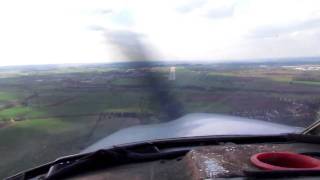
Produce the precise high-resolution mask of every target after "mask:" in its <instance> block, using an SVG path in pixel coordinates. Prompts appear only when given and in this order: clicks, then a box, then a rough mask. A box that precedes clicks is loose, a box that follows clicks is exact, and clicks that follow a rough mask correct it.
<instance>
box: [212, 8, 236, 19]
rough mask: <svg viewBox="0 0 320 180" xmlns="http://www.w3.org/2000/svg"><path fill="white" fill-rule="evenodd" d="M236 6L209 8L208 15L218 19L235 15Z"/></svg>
mask: <svg viewBox="0 0 320 180" xmlns="http://www.w3.org/2000/svg"><path fill="white" fill-rule="evenodd" d="M233 13H234V6H225V7H220V8H214V9H210V10H208V12H207V13H206V17H208V18H212V19H217V18H226V17H230V16H233Z"/></svg>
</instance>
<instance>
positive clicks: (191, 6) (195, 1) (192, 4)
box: [176, 0, 207, 13]
mask: <svg viewBox="0 0 320 180" xmlns="http://www.w3.org/2000/svg"><path fill="white" fill-rule="evenodd" d="M206 3H207V0H192V1H189V2H188V3H187V4H184V5H181V6H179V7H177V8H176V10H177V11H178V12H180V13H189V12H192V11H194V10H195V9H198V8H201V7H203V6H204V5H205V4H206Z"/></svg>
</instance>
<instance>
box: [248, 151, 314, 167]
mask: <svg viewBox="0 0 320 180" xmlns="http://www.w3.org/2000/svg"><path fill="white" fill-rule="evenodd" d="M250 160H251V162H252V163H253V164H254V165H256V166H257V167H259V168H262V169H265V170H320V160H318V159H315V158H312V157H310V156H306V155H301V154H296V153H291V152H264V153H258V154H255V155H253V156H251V158H250Z"/></svg>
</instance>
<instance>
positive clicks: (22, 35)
mask: <svg viewBox="0 0 320 180" xmlns="http://www.w3.org/2000/svg"><path fill="white" fill-rule="evenodd" d="M114 32H130V33H133V34H136V35H137V36H138V38H139V41H141V43H142V44H144V45H145V46H146V48H147V49H149V50H150V51H152V55H153V56H152V57H151V56H150V58H153V59H156V60H187V61H195V60H199V61H200V60H212V61H217V60H224V61H227V60H228V59H260V58H278V57H302V56H319V55H320V46H319V44H320V43H319V42H320V1H319V0H238V1H233V0H130V1H129V0H127V1H124V0H87V1H84V0H8V1H0V66H1V65H2V66H3V65H20V64H52V63H88V62H112V61H120V60H127V59H128V56H126V55H123V54H121V52H119V48H115V46H114V42H113V41H112V40H111V41H110V39H112V38H110V37H107V36H109V35H111V34H112V33H114ZM129 43H130V42H129Z"/></svg>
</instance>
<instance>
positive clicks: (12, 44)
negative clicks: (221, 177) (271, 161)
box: [0, 0, 320, 178]
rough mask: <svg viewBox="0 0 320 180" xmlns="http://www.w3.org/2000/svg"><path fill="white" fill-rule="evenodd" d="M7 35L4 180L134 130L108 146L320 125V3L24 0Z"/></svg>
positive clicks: (0, 60)
mask: <svg viewBox="0 0 320 180" xmlns="http://www.w3.org/2000/svg"><path fill="white" fill-rule="evenodd" d="M0 27H1V28H0V51H1V53H0V157H1V158H0V159H1V160H0V178H3V177H5V176H8V175H12V174H14V173H17V172H19V171H21V170H24V169H28V168H31V167H34V166H37V165H40V164H42V163H45V162H48V161H52V160H54V159H56V158H58V157H60V156H64V155H70V154H74V153H79V152H81V151H83V150H85V149H87V148H88V147H90V146H91V145H92V144H94V143H96V142H97V141H99V140H101V139H104V138H106V137H107V136H108V135H110V134H112V133H115V132H117V131H118V130H124V129H125V128H128V127H133V126H139V125H143V126H139V127H140V128H137V129H135V128H134V129H129V130H124V131H122V132H121V133H119V134H120V135H121V137H122V138H120V139H121V141H120V139H117V138H113V139H105V141H102V142H104V143H105V144H109V145H110V144H116V143H117V142H128V141H138V140H145V137H149V138H170V137H182V136H183V137H185V136H197V135H239V134H257V135H259V134H280V133H297V132H300V131H301V130H302V129H303V128H305V127H307V126H308V125H310V124H312V123H313V122H315V121H316V120H317V119H318V116H319V108H320V49H319V41H320V1H318V0H314V1H313V0H304V1H295V0H283V1H278V0H261V1H253V0H240V1H234V0H220V1H209V0H187V1H186V0H170V1H169V0H168V1H167V0H161V1H155V0H152V1H151V0H135V1H130V2H129V1H124V0H114V1H111V0H106V1H98V0H88V1H85V0H63V1H62V0H54V1H53V0H52V1H51V0H49V1H43V0H28V1H23V0H12V1H7V2H0ZM159 123H163V125H161V124H159ZM154 124H157V125H154ZM153 125H154V126H153ZM267 127H269V128H270V127H272V128H271V129H270V131H268V130H267V131H265V129H266V128H267ZM173 132H174V133H173ZM113 137H114V136H113ZM130 138H132V139H130ZM117 140H119V141H117ZM100 143H101V142H100Z"/></svg>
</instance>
